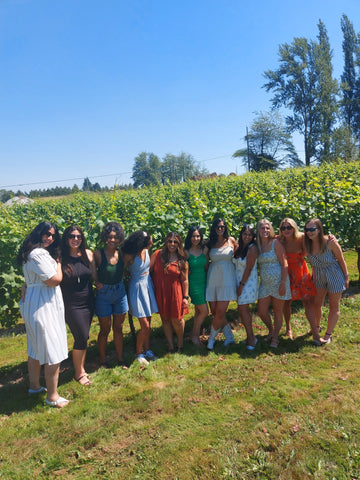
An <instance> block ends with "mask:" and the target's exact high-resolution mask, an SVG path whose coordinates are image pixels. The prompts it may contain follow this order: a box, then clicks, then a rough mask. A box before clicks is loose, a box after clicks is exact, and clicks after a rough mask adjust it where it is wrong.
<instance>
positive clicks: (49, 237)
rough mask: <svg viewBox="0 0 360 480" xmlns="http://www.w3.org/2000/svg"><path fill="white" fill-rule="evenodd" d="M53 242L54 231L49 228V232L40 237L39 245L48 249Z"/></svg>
mask: <svg viewBox="0 0 360 480" xmlns="http://www.w3.org/2000/svg"><path fill="white" fill-rule="evenodd" d="M54 240H55V229H54V228H49V230H48V231H47V232H46V233H44V235H42V237H41V243H42V245H43V247H44V248H48V247H50V245H51V244H52V243H54Z"/></svg>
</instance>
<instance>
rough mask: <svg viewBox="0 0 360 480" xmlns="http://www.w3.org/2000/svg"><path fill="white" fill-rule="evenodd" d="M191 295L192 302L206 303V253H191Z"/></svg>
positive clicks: (196, 303)
mask: <svg viewBox="0 0 360 480" xmlns="http://www.w3.org/2000/svg"><path fill="white" fill-rule="evenodd" d="M188 262H189V295H190V298H191V303H193V304H194V305H203V304H204V303H206V300H205V290H206V270H205V266H206V262H207V259H206V256H205V254H204V253H202V254H201V255H199V256H198V257H196V256H195V255H191V254H190V255H189V259H188Z"/></svg>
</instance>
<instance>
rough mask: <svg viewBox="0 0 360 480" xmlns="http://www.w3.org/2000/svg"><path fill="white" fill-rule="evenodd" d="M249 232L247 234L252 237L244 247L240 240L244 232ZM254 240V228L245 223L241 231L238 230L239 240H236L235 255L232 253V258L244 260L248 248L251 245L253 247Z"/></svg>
mask: <svg viewBox="0 0 360 480" xmlns="http://www.w3.org/2000/svg"><path fill="white" fill-rule="evenodd" d="M247 230H248V231H249V233H250V234H251V235H252V239H251V242H250V243H249V244H248V245H246V246H244V242H243V239H242V235H243V233H244V232H246V231H247ZM255 238H256V232H255V228H254V226H253V225H250V224H247V223H245V224H244V225H243V227H242V229H241V230H240V234H239V240H238V245H239V246H238V248H237V249H236V250H235V253H234V258H245V257H246V255H247V253H248V251H249V248H250V247H251V246H252V245H255Z"/></svg>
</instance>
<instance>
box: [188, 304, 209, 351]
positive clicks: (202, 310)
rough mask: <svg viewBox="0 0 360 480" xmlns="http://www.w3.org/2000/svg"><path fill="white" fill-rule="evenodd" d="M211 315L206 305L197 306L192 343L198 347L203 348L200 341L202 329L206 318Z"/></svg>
mask: <svg viewBox="0 0 360 480" xmlns="http://www.w3.org/2000/svg"><path fill="white" fill-rule="evenodd" d="M208 315H209V309H208V306H207V304H206V303H204V304H203V305H196V306H195V316H194V327H193V331H192V335H191V340H192V342H193V343H194V344H195V345H197V346H198V347H201V346H202V343H201V341H200V329H201V325H202V324H203V321H204V320H205V318H206V317H207V316H208Z"/></svg>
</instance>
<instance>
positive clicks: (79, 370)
mask: <svg viewBox="0 0 360 480" xmlns="http://www.w3.org/2000/svg"><path fill="white" fill-rule="evenodd" d="M85 357H86V350H75V349H74V350H73V351H72V359H73V364H74V370H75V380H78V379H81V377H83V379H84V382H82V380H80V383H81V384H82V383H87V382H88V379H87V378H85V377H86V370H85ZM84 375H85V376H84Z"/></svg>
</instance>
